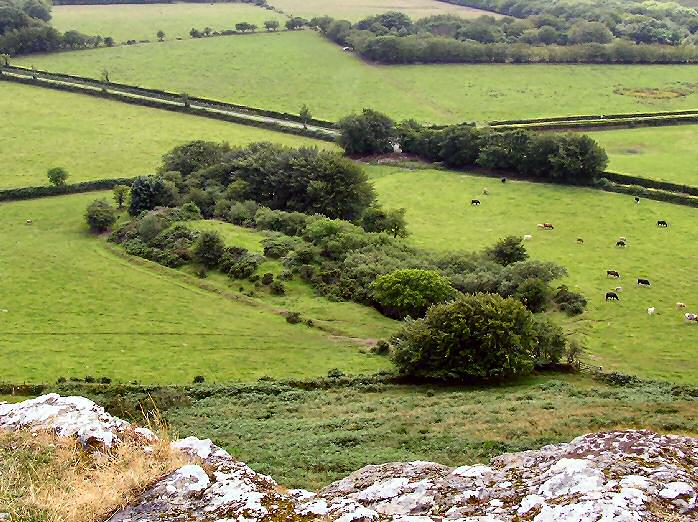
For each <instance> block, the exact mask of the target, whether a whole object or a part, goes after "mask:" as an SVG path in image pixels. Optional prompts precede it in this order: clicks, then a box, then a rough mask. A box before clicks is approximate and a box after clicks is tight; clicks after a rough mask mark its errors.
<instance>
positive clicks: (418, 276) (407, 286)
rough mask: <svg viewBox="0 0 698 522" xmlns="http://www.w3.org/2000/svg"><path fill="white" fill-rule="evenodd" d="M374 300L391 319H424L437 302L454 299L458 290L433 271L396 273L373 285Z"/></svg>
mask: <svg viewBox="0 0 698 522" xmlns="http://www.w3.org/2000/svg"><path fill="white" fill-rule="evenodd" d="M370 288H371V291H372V293H373V299H375V301H376V303H378V307H379V309H380V310H381V311H382V312H383V313H384V314H385V315H388V316H390V317H395V318H398V319H402V318H404V317H407V316H410V317H414V318H416V317H421V316H423V315H424V313H425V312H426V311H427V309H428V308H429V307H430V306H431V305H433V304H436V303H443V302H444V301H447V300H449V299H451V298H452V297H453V296H454V295H455V294H456V291H455V290H454V289H453V287H452V286H451V282H450V281H449V280H448V279H447V278H445V277H443V276H442V275H440V274H439V273H438V272H435V271H433V270H418V269H404V270H395V271H394V272H391V273H389V274H386V275H383V276H380V277H379V278H377V279H376V280H375V281H374V282H373V283H372V284H371V287H370Z"/></svg>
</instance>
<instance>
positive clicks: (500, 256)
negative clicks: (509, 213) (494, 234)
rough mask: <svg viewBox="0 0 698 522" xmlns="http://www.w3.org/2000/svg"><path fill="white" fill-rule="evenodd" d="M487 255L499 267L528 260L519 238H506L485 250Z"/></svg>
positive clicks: (521, 240)
mask: <svg viewBox="0 0 698 522" xmlns="http://www.w3.org/2000/svg"><path fill="white" fill-rule="evenodd" d="M486 253H487V255H488V256H489V257H490V258H491V259H492V260H493V261H495V262H497V263H499V264H500V265H504V266H507V265H511V264H512V263H516V262H518V261H524V260H526V259H528V252H526V247H524V245H523V239H522V238H521V236H507V237H505V238H504V239H500V240H499V241H497V243H496V244H495V245H494V246H493V247H491V248H489V249H487V250H486Z"/></svg>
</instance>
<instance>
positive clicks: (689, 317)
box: [683, 312, 698, 323]
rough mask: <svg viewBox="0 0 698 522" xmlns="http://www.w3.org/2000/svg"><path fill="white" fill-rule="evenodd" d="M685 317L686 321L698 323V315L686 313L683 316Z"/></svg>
mask: <svg viewBox="0 0 698 522" xmlns="http://www.w3.org/2000/svg"><path fill="white" fill-rule="evenodd" d="M683 317H684V319H686V321H695V322H696V323H698V315H696V314H692V313H690V312H686V313H685V314H683Z"/></svg>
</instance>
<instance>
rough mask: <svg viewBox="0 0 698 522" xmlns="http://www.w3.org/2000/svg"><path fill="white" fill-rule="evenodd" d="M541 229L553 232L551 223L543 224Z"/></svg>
mask: <svg viewBox="0 0 698 522" xmlns="http://www.w3.org/2000/svg"><path fill="white" fill-rule="evenodd" d="M543 229H544V230H554V229H555V227H554V226H553V224H552V223H543Z"/></svg>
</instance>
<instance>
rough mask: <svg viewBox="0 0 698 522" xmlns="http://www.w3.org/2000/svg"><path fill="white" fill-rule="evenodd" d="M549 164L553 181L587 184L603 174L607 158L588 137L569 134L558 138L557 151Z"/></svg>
mask: <svg viewBox="0 0 698 522" xmlns="http://www.w3.org/2000/svg"><path fill="white" fill-rule="evenodd" d="M550 163H551V167H552V172H551V174H550V176H551V177H552V178H553V179H557V180H560V181H563V182H566V183H577V184H587V183H591V182H592V181H594V180H595V179H597V178H598V177H599V176H601V174H603V171H604V170H605V169H606V166H607V165H608V156H607V155H606V151H605V150H604V149H602V148H601V147H600V146H599V145H598V143H596V142H595V141H594V140H593V139H591V138H590V137H589V136H586V135H583V134H582V135H575V134H570V135H566V136H559V137H558V151H557V154H555V155H554V156H552V157H551V158H550Z"/></svg>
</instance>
